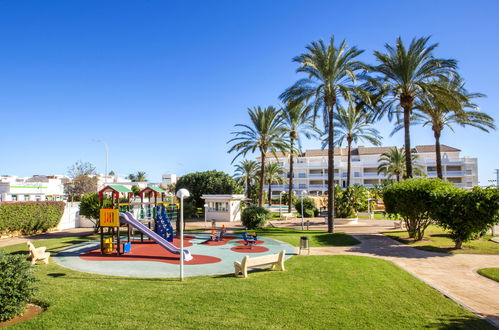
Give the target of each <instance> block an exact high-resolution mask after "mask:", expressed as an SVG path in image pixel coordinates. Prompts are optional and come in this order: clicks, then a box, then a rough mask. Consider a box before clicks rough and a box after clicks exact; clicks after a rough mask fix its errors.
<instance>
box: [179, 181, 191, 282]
mask: <svg viewBox="0 0 499 330" xmlns="http://www.w3.org/2000/svg"><path fill="white" fill-rule="evenodd" d="M190 195H191V194H190V193H189V190H187V189H184V188H182V189H180V190H179V191H177V197H178V198H180V234H179V236H180V237H179V238H180V281H183V280H184V198H187V197H189V196H190Z"/></svg>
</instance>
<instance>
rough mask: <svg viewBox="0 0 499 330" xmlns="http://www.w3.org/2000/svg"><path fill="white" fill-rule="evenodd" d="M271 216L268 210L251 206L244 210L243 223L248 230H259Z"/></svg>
mask: <svg viewBox="0 0 499 330" xmlns="http://www.w3.org/2000/svg"><path fill="white" fill-rule="evenodd" d="M271 216H272V215H271V213H270V211H268V210H267V209H265V208H263V207H259V206H254V205H250V206H248V207H246V208H245V209H244V210H243V212H242V214H241V221H242V223H243V225H244V226H245V227H246V228H248V229H258V228H262V227H264V226H265V225H266V224H267V221H268V220H269V219H270V218H271Z"/></svg>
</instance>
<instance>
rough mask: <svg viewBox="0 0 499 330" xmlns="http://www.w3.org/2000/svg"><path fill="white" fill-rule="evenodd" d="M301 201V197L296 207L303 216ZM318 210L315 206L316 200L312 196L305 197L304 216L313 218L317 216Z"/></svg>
mask: <svg viewBox="0 0 499 330" xmlns="http://www.w3.org/2000/svg"><path fill="white" fill-rule="evenodd" d="M301 201H302V198H299V199H297V200H296V202H295V209H296V211H297V212H298V214H299V215H300V216H301ZM316 212H317V207H316V206H315V201H314V200H313V199H312V198H310V197H303V213H304V215H303V217H304V218H313V217H315V213H316Z"/></svg>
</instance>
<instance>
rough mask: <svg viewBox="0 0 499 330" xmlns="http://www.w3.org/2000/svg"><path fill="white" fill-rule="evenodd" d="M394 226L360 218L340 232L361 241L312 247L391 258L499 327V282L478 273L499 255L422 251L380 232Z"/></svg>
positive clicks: (333, 252)
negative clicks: (344, 245)
mask: <svg viewBox="0 0 499 330" xmlns="http://www.w3.org/2000/svg"><path fill="white" fill-rule="evenodd" d="M280 224H281V223H277V224H276V223H274V225H276V226H278V225H280ZM282 225H283V226H286V227H291V226H294V227H298V226H299V223H297V222H296V221H291V222H287V223H282ZM323 227H324V224H323V221H320V220H317V225H315V226H313V227H312V228H311V229H316V228H323ZM390 229H393V223H392V222H390V221H376V220H375V221H370V220H359V224H358V225H351V226H347V225H345V226H342V225H338V226H337V227H336V231H341V232H346V233H348V234H351V235H352V236H354V237H355V238H356V239H358V240H359V241H360V242H361V244H359V245H355V246H347V247H322V248H312V249H311V254H315V255H341V254H343V255H359V256H367V257H374V258H381V259H385V260H389V261H391V262H393V263H395V264H396V265H398V266H400V267H401V268H403V269H405V270H406V271H408V272H410V273H412V274H413V275H415V276H416V277H418V278H419V279H421V280H423V281H424V282H426V283H428V284H429V285H431V286H432V287H434V288H435V289H437V290H439V291H440V292H442V293H443V294H445V295H446V296H448V297H450V298H451V299H453V300H455V301H456V302H458V303H460V304H462V305H464V306H465V307H467V308H468V309H470V310H472V311H474V312H475V313H478V314H481V315H483V316H484V317H485V318H487V319H488V320H490V321H491V322H493V323H495V325H496V326H497V327H499V283H497V282H495V281H492V280H490V279H487V278H485V277H483V276H480V275H478V274H477V273H476V270H477V269H480V268H486V267H499V255H477V254H447V253H438V252H429V251H423V250H418V249H415V248H413V247H410V246H408V245H406V244H402V243H399V242H397V241H394V240H392V239H391V238H389V237H387V236H384V235H381V234H379V231H384V230H390Z"/></svg>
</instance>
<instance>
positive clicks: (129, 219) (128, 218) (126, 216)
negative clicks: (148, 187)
mask: <svg viewBox="0 0 499 330" xmlns="http://www.w3.org/2000/svg"><path fill="white" fill-rule="evenodd" d="M120 220H122V221H123V222H125V223H128V224H129V225H130V226H132V227H134V228H136V229H137V230H138V231H140V232H141V233H143V234H144V235H146V236H149V237H150V238H151V239H152V240H153V241H155V242H156V243H158V244H159V245H161V247H163V248H165V249H166V250H168V251H170V252H172V253H176V254H180V249H179V248H178V247H176V246H175V245H173V244H172V243H170V242H168V241H167V240H165V239H164V238H162V237H161V236H159V235H158V234H156V233H155V232H153V231H152V230H150V229H149V228H147V227H146V226H145V225H144V224H142V223H140V222H139V221H138V220H137V219H135V218H134V217H133V215H132V214H131V213H130V212H124V213H120ZM183 255H184V261H189V260H192V255H191V253H190V252H189V250H186V249H184V251H183Z"/></svg>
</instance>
